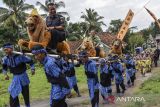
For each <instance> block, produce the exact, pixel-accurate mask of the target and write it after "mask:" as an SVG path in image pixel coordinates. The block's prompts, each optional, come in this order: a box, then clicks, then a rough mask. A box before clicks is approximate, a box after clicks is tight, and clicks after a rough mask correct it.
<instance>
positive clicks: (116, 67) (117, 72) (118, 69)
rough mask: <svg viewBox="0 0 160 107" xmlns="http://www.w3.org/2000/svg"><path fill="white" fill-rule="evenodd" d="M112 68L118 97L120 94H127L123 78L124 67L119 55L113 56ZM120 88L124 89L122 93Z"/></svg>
mask: <svg viewBox="0 0 160 107" xmlns="http://www.w3.org/2000/svg"><path fill="white" fill-rule="evenodd" d="M111 66H112V68H113V71H114V77H115V82H116V90H117V94H118V95H120V93H122V94H123V93H124V92H125V85H124V78H123V66H122V64H121V63H120V62H119V60H118V55H113V57H112V62H111ZM120 87H121V88H122V91H120Z"/></svg>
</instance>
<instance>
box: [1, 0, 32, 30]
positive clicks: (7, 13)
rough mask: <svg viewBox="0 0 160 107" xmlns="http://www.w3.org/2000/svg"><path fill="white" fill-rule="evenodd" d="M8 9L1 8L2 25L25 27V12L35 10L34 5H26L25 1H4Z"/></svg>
mask: <svg viewBox="0 0 160 107" xmlns="http://www.w3.org/2000/svg"><path fill="white" fill-rule="evenodd" d="M3 3H4V4H5V5H6V7H0V22H1V23H2V24H4V25H5V24H13V25H14V26H13V28H14V27H15V26H19V25H20V26H24V19H25V18H26V15H27V14H26V13H25V11H26V10H28V9H32V8H34V6H33V5H30V4H27V3H25V0H3Z"/></svg>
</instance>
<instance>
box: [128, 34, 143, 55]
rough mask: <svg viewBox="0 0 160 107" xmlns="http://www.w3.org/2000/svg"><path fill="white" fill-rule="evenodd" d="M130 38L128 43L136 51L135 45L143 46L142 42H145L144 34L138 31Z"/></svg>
mask: <svg viewBox="0 0 160 107" xmlns="http://www.w3.org/2000/svg"><path fill="white" fill-rule="evenodd" d="M128 40H129V41H128V44H129V46H130V49H131V51H132V52H134V48H135V47H138V46H142V44H143V43H144V42H145V41H144V38H143V35H140V34H136V33H135V34H132V35H131V36H130V37H129V39H128Z"/></svg>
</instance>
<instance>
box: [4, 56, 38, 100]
mask: <svg viewBox="0 0 160 107" xmlns="http://www.w3.org/2000/svg"><path fill="white" fill-rule="evenodd" d="M26 63H28V64H30V66H31V69H32V70H34V69H35V68H34V63H33V61H32V60H31V58H30V57H28V56H25V55H15V54H13V55H12V56H5V57H3V59H2V65H3V73H4V74H7V70H8V68H9V69H10V71H11V73H13V79H12V82H11V84H10V86H9V89H8V90H9V93H10V94H11V96H12V97H13V98H15V97H17V96H18V95H19V94H20V93H21V91H22V86H26V85H28V84H29V82H30V81H29V78H28V75H27V74H26Z"/></svg>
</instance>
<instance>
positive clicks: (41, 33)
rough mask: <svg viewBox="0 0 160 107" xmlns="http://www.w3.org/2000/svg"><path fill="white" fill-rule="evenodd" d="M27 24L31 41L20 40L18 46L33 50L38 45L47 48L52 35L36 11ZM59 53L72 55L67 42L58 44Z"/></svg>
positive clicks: (32, 13) (34, 10) (33, 11)
mask: <svg viewBox="0 0 160 107" xmlns="http://www.w3.org/2000/svg"><path fill="white" fill-rule="evenodd" d="M25 23H26V25H27V32H28V35H29V41H26V40H23V39H20V40H19V41H18V44H19V45H20V46H24V47H27V48H29V49H32V47H33V46H35V45H37V44H40V45H42V46H43V47H44V48H47V46H48V45H49V43H50V40H51V33H50V32H48V31H47V30H46V23H45V21H44V20H43V19H42V17H41V16H40V15H39V14H38V12H37V10H36V9H33V10H32V12H31V14H30V15H29V17H28V18H27V20H26V21H25ZM57 51H58V52H60V53H63V54H70V47H69V45H68V44H67V42H65V41H63V42H62V43H58V44H57Z"/></svg>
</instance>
